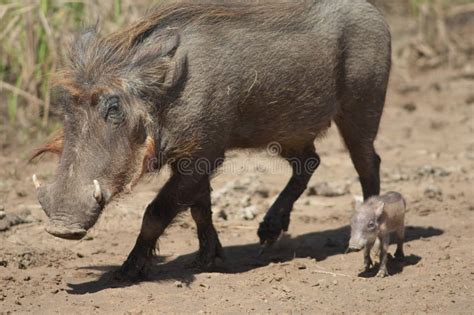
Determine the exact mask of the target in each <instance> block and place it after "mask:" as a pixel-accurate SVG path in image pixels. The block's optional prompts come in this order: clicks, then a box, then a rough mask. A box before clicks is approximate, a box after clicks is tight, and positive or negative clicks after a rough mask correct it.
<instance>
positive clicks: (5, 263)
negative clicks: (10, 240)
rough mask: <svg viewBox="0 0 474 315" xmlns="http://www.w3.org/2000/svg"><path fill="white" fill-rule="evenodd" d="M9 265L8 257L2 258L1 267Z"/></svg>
mask: <svg viewBox="0 0 474 315" xmlns="http://www.w3.org/2000/svg"><path fill="white" fill-rule="evenodd" d="M6 266H8V261H7V260H6V259H0V267H6Z"/></svg>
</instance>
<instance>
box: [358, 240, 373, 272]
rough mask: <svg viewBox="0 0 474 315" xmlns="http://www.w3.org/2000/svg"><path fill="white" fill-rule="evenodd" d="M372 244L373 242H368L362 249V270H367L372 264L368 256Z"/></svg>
mask: <svg viewBox="0 0 474 315" xmlns="http://www.w3.org/2000/svg"><path fill="white" fill-rule="evenodd" d="M373 246H374V243H369V244H367V246H365V249H364V267H363V268H362V270H361V271H362V272H367V271H369V270H370V268H371V267H372V266H373V263H372V259H371V258H370V251H371V250H372V247H373Z"/></svg>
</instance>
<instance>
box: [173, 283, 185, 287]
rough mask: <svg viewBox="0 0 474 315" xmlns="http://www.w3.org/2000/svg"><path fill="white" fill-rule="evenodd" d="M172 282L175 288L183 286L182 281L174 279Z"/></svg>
mask: <svg viewBox="0 0 474 315" xmlns="http://www.w3.org/2000/svg"><path fill="white" fill-rule="evenodd" d="M173 284H174V286H175V287H177V288H182V287H183V283H182V282H181V281H175V282H174V283H173Z"/></svg>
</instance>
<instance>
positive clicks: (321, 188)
mask: <svg viewBox="0 0 474 315" xmlns="http://www.w3.org/2000/svg"><path fill="white" fill-rule="evenodd" d="M347 194H349V185H347V184H344V185H340V184H339V185H337V184H329V183H328V182H321V183H317V184H316V185H313V186H310V187H309V188H308V192H307V195H308V196H323V197H339V196H344V195H347Z"/></svg>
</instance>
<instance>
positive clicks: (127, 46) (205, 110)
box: [34, 0, 391, 278]
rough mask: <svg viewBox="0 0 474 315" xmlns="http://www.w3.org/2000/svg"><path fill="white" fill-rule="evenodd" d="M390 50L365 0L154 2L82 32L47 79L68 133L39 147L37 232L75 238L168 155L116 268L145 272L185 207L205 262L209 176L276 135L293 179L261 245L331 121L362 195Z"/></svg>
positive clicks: (372, 165) (304, 179)
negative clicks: (137, 15)
mask: <svg viewBox="0 0 474 315" xmlns="http://www.w3.org/2000/svg"><path fill="white" fill-rule="evenodd" d="M390 54H391V48H390V32H389V29H388V26H387V24H386V22H385V21H384V19H383V17H382V15H381V14H380V13H379V12H378V11H377V10H376V9H375V8H374V7H373V6H372V5H370V4H369V3H367V2H366V1H363V0H315V1H298V2H297V3H294V2H293V3H288V2H286V3H281V2H279V3H267V4H265V3H263V4H262V3H261V2H259V4H248V3H247V4H243V3H235V2H234V3H230V2H226V1H221V2H220V3H219V4H212V3H208V2H206V3H196V2H195V1H193V2H191V3H178V4H171V5H170V4H167V5H162V6H160V7H158V8H156V9H154V10H153V11H151V12H150V13H149V14H148V15H146V16H145V17H144V18H143V19H141V20H139V21H138V22H136V23H135V24H133V25H131V26H129V27H126V28H124V29H122V30H119V31H117V32H115V33H113V34H111V35H108V36H100V35H98V34H97V32H96V31H95V30H94V29H92V30H88V31H86V32H84V33H83V34H81V35H80V36H78V37H77V38H76V39H75V40H74V42H73V44H72V47H71V49H70V51H69V58H68V59H67V60H66V61H65V63H64V69H63V70H62V71H61V72H60V73H58V75H57V77H56V79H55V86H56V87H55V89H56V91H55V92H54V94H55V95H57V100H56V102H58V103H59V104H60V106H62V107H63V109H64V129H63V131H62V133H60V134H58V136H57V137H56V138H54V139H53V140H52V141H51V142H50V143H48V144H46V145H45V146H44V147H43V148H40V149H39V150H38V152H37V153H36V155H40V154H42V153H44V152H48V151H53V152H57V153H59V154H60V163H59V167H58V171H57V174H56V176H55V179H54V181H53V183H51V184H49V185H41V184H40V183H39V181H38V180H37V178H36V177H34V181H35V185H36V186H37V193H38V199H39V202H40V203H41V205H42V207H43V209H44V210H45V212H46V214H47V215H48V217H49V219H50V221H49V224H48V226H47V228H46V230H47V231H48V232H49V233H51V234H53V235H55V236H58V237H61V238H67V239H80V238H82V237H83V236H84V235H85V234H86V232H87V230H88V229H89V228H91V227H92V226H93V225H94V224H95V222H96V221H97V219H98V217H99V215H100V213H101V212H102V209H103V208H104V206H105V205H106V204H107V203H108V202H109V201H110V200H111V199H112V198H113V197H114V196H115V195H117V194H118V193H120V192H121V191H123V190H124V189H125V188H127V187H129V186H131V185H133V184H134V183H135V182H136V181H137V180H138V179H139V177H140V175H141V174H142V173H143V172H144V171H147V170H148V169H149V168H150V167H151V168H155V169H160V168H161V167H162V166H163V165H165V164H167V165H170V167H171V170H172V175H171V177H170V178H169V180H168V182H167V183H166V184H165V185H164V186H163V187H162V189H161V191H160V193H159V194H158V195H157V197H156V198H155V199H154V200H153V201H152V202H151V203H150V204H149V205H148V207H147V209H146V212H145V215H144V218H143V224H142V228H141V232H140V235H139V236H138V239H137V242H136V245H135V247H134V248H133V250H132V251H131V253H130V255H129V256H128V259H127V260H126V261H125V263H124V264H123V266H122V268H121V273H122V274H123V275H124V276H126V277H130V278H135V277H137V276H140V275H141V274H143V271H144V270H145V267H146V266H147V263H148V262H149V261H150V258H151V257H152V255H153V252H154V249H155V245H156V242H157V239H158V237H159V236H160V235H161V234H162V233H163V231H164V230H165V228H166V227H167V226H168V225H169V224H170V223H171V221H172V220H173V218H175V216H176V215H177V214H178V213H179V212H181V211H183V210H186V209H187V208H191V214H192V217H193V219H194V220H195V221H196V224H197V231H198V232H197V233H198V237H199V254H198V256H197V259H196V262H197V264H198V265H200V266H202V267H209V266H212V264H213V262H214V260H215V258H216V257H222V247H221V244H220V242H219V239H218V236H217V233H216V230H215V228H214V226H213V224H212V217H211V199H210V190H211V189H210V185H209V178H210V176H211V175H212V173H213V171H215V169H216V168H217V167H218V166H219V165H220V164H221V163H222V161H223V158H224V155H225V152H226V151H227V150H229V149H235V148H264V147H266V146H267V145H268V144H269V143H278V146H279V148H280V149H281V150H279V154H280V155H281V157H283V158H285V159H287V160H288V161H289V162H290V165H291V167H292V168H293V175H292V177H291V179H290V181H289V182H288V184H287V186H286V187H285V189H284V190H283V191H282V192H281V194H280V195H279V197H278V198H277V199H276V201H275V203H274V204H273V205H272V206H271V208H270V210H269V211H268V213H267V214H266V215H265V218H264V220H263V222H261V223H260V227H259V229H258V236H259V237H260V241H261V242H262V243H268V244H271V243H272V242H274V241H275V240H276V239H277V238H278V236H279V235H280V233H281V232H282V231H286V230H287V229H288V225H289V221H290V212H291V209H292V207H293V203H294V202H295V201H296V200H297V199H298V197H299V196H300V195H301V194H302V192H303V191H304V189H305V188H306V186H307V183H308V181H309V179H310V177H311V175H312V173H313V172H314V171H315V169H316V168H317V166H318V165H319V157H318V155H317V153H316V151H315V147H314V144H313V143H314V141H315V139H316V138H317V137H318V136H319V135H321V134H323V133H324V132H325V131H326V130H327V129H328V127H329V126H330V124H331V121H334V122H335V123H336V125H337V127H338V128H339V131H340V133H341V135H342V138H343V139H344V142H345V144H346V146H347V148H348V150H349V152H350V156H351V158H352V161H353V163H354V166H355V168H356V170H357V172H358V174H359V177H360V182H361V185H362V189H363V193H364V197H365V198H368V197H370V196H371V195H376V194H378V193H379V186H380V183H379V167H380V158H379V156H378V155H377V153H376V152H375V149H374V140H375V137H376V134H377V130H378V126H379V122H380V118H381V115H382V110H383V106H384V101H385V93H386V88H387V81H388V78H389V72H390V60H391V57H390ZM183 161H185V163H183ZM202 161H206V162H207V164H206V167H205V168H204V169H205V171H203V168H202V167H198V166H200V165H197V164H198V162H199V163H201V162H202ZM302 166H303V167H302Z"/></svg>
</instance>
